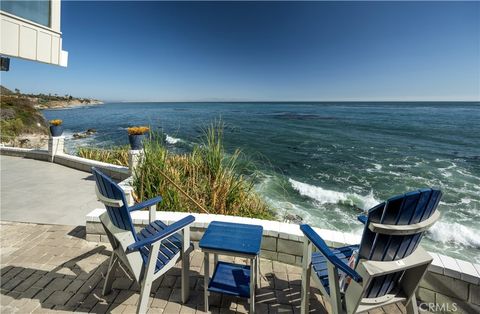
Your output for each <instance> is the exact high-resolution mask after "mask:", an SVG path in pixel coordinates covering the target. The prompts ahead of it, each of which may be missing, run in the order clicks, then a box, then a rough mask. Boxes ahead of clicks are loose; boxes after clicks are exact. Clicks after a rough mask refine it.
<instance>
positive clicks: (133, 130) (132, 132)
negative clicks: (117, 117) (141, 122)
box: [127, 126, 150, 135]
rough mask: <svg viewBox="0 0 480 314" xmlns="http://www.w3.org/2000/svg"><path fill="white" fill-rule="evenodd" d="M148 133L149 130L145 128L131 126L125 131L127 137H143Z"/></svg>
mask: <svg viewBox="0 0 480 314" xmlns="http://www.w3.org/2000/svg"><path fill="white" fill-rule="evenodd" d="M148 131H150V128H149V127H147V126H133V127H131V128H128V129H127V132H128V134H129V135H143V134H145V133H147V132H148Z"/></svg>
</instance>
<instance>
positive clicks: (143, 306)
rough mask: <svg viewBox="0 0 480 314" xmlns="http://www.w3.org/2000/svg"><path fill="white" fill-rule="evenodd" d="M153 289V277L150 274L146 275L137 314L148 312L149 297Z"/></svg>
mask: <svg viewBox="0 0 480 314" xmlns="http://www.w3.org/2000/svg"><path fill="white" fill-rule="evenodd" d="M151 290H152V278H148V276H146V277H145V278H144V279H143V282H142V287H141V290H140V300H138V307H137V314H144V313H146V312H147V305H148V298H149V297H150V291H151Z"/></svg>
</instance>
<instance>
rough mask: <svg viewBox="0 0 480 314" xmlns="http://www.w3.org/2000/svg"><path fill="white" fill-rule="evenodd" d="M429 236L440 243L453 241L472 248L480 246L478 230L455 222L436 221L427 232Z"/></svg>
mask: <svg viewBox="0 0 480 314" xmlns="http://www.w3.org/2000/svg"><path fill="white" fill-rule="evenodd" d="M428 236H429V238H431V239H432V240H434V241H438V242H442V243H455V244H460V245H463V246H469V247H473V248H477V249H478V248H480V237H478V231H475V230H473V229H472V228H469V227H467V226H464V225H461V224H459V223H457V222H453V223H450V222H443V221H438V222H437V223H436V224H434V225H433V226H432V227H431V228H430V230H429V232H428Z"/></svg>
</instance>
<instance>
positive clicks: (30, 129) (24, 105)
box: [0, 86, 48, 143]
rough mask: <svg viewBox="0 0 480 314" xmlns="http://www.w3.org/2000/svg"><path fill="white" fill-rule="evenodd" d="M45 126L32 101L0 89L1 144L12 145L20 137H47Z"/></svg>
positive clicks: (2, 88)
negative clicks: (28, 135)
mask: <svg viewBox="0 0 480 314" xmlns="http://www.w3.org/2000/svg"><path fill="white" fill-rule="evenodd" d="M47 126H48V125H47V122H46V121H45V119H44V117H43V115H42V114H41V113H40V112H39V111H38V110H37V109H36V108H35V105H34V103H33V102H32V101H30V100H29V99H28V98H25V97H19V96H18V95H14V93H13V92H12V91H10V90H9V89H7V88H5V87H3V86H2V87H1V97H0V128H1V133H0V137H1V141H2V142H3V143H13V142H14V141H15V140H16V139H17V137H18V136H20V135H26V134H32V135H47V134H48V128H47Z"/></svg>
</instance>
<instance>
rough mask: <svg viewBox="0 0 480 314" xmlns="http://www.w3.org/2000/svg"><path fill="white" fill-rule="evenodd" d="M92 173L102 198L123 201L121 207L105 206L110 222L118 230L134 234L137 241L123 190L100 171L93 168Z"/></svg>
mask: <svg viewBox="0 0 480 314" xmlns="http://www.w3.org/2000/svg"><path fill="white" fill-rule="evenodd" d="M92 173H93V176H94V178H95V182H96V183H97V189H98V192H99V193H100V194H101V195H102V196H104V197H106V198H109V199H113V200H119V201H121V204H122V205H121V206H120V207H113V206H109V205H107V204H105V208H106V209H107V213H108V216H109V217H110V220H111V221H112V223H113V224H114V225H115V226H116V227H117V228H120V229H123V230H127V231H130V232H132V235H133V238H134V239H135V240H136V241H137V240H138V239H137V235H136V233H135V228H134V227H133V223H132V219H131V217H130V213H129V211H128V207H127V201H126V198H125V194H124V193H123V190H122V189H121V188H120V187H119V186H118V184H116V183H115V182H114V181H113V180H112V179H110V178H109V177H108V176H106V175H105V174H103V173H102V172H100V171H99V170H98V169H96V168H92ZM109 237H110V235H109ZM112 240H113V239H110V241H112ZM112 244H113V242H112Z"/></svg>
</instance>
